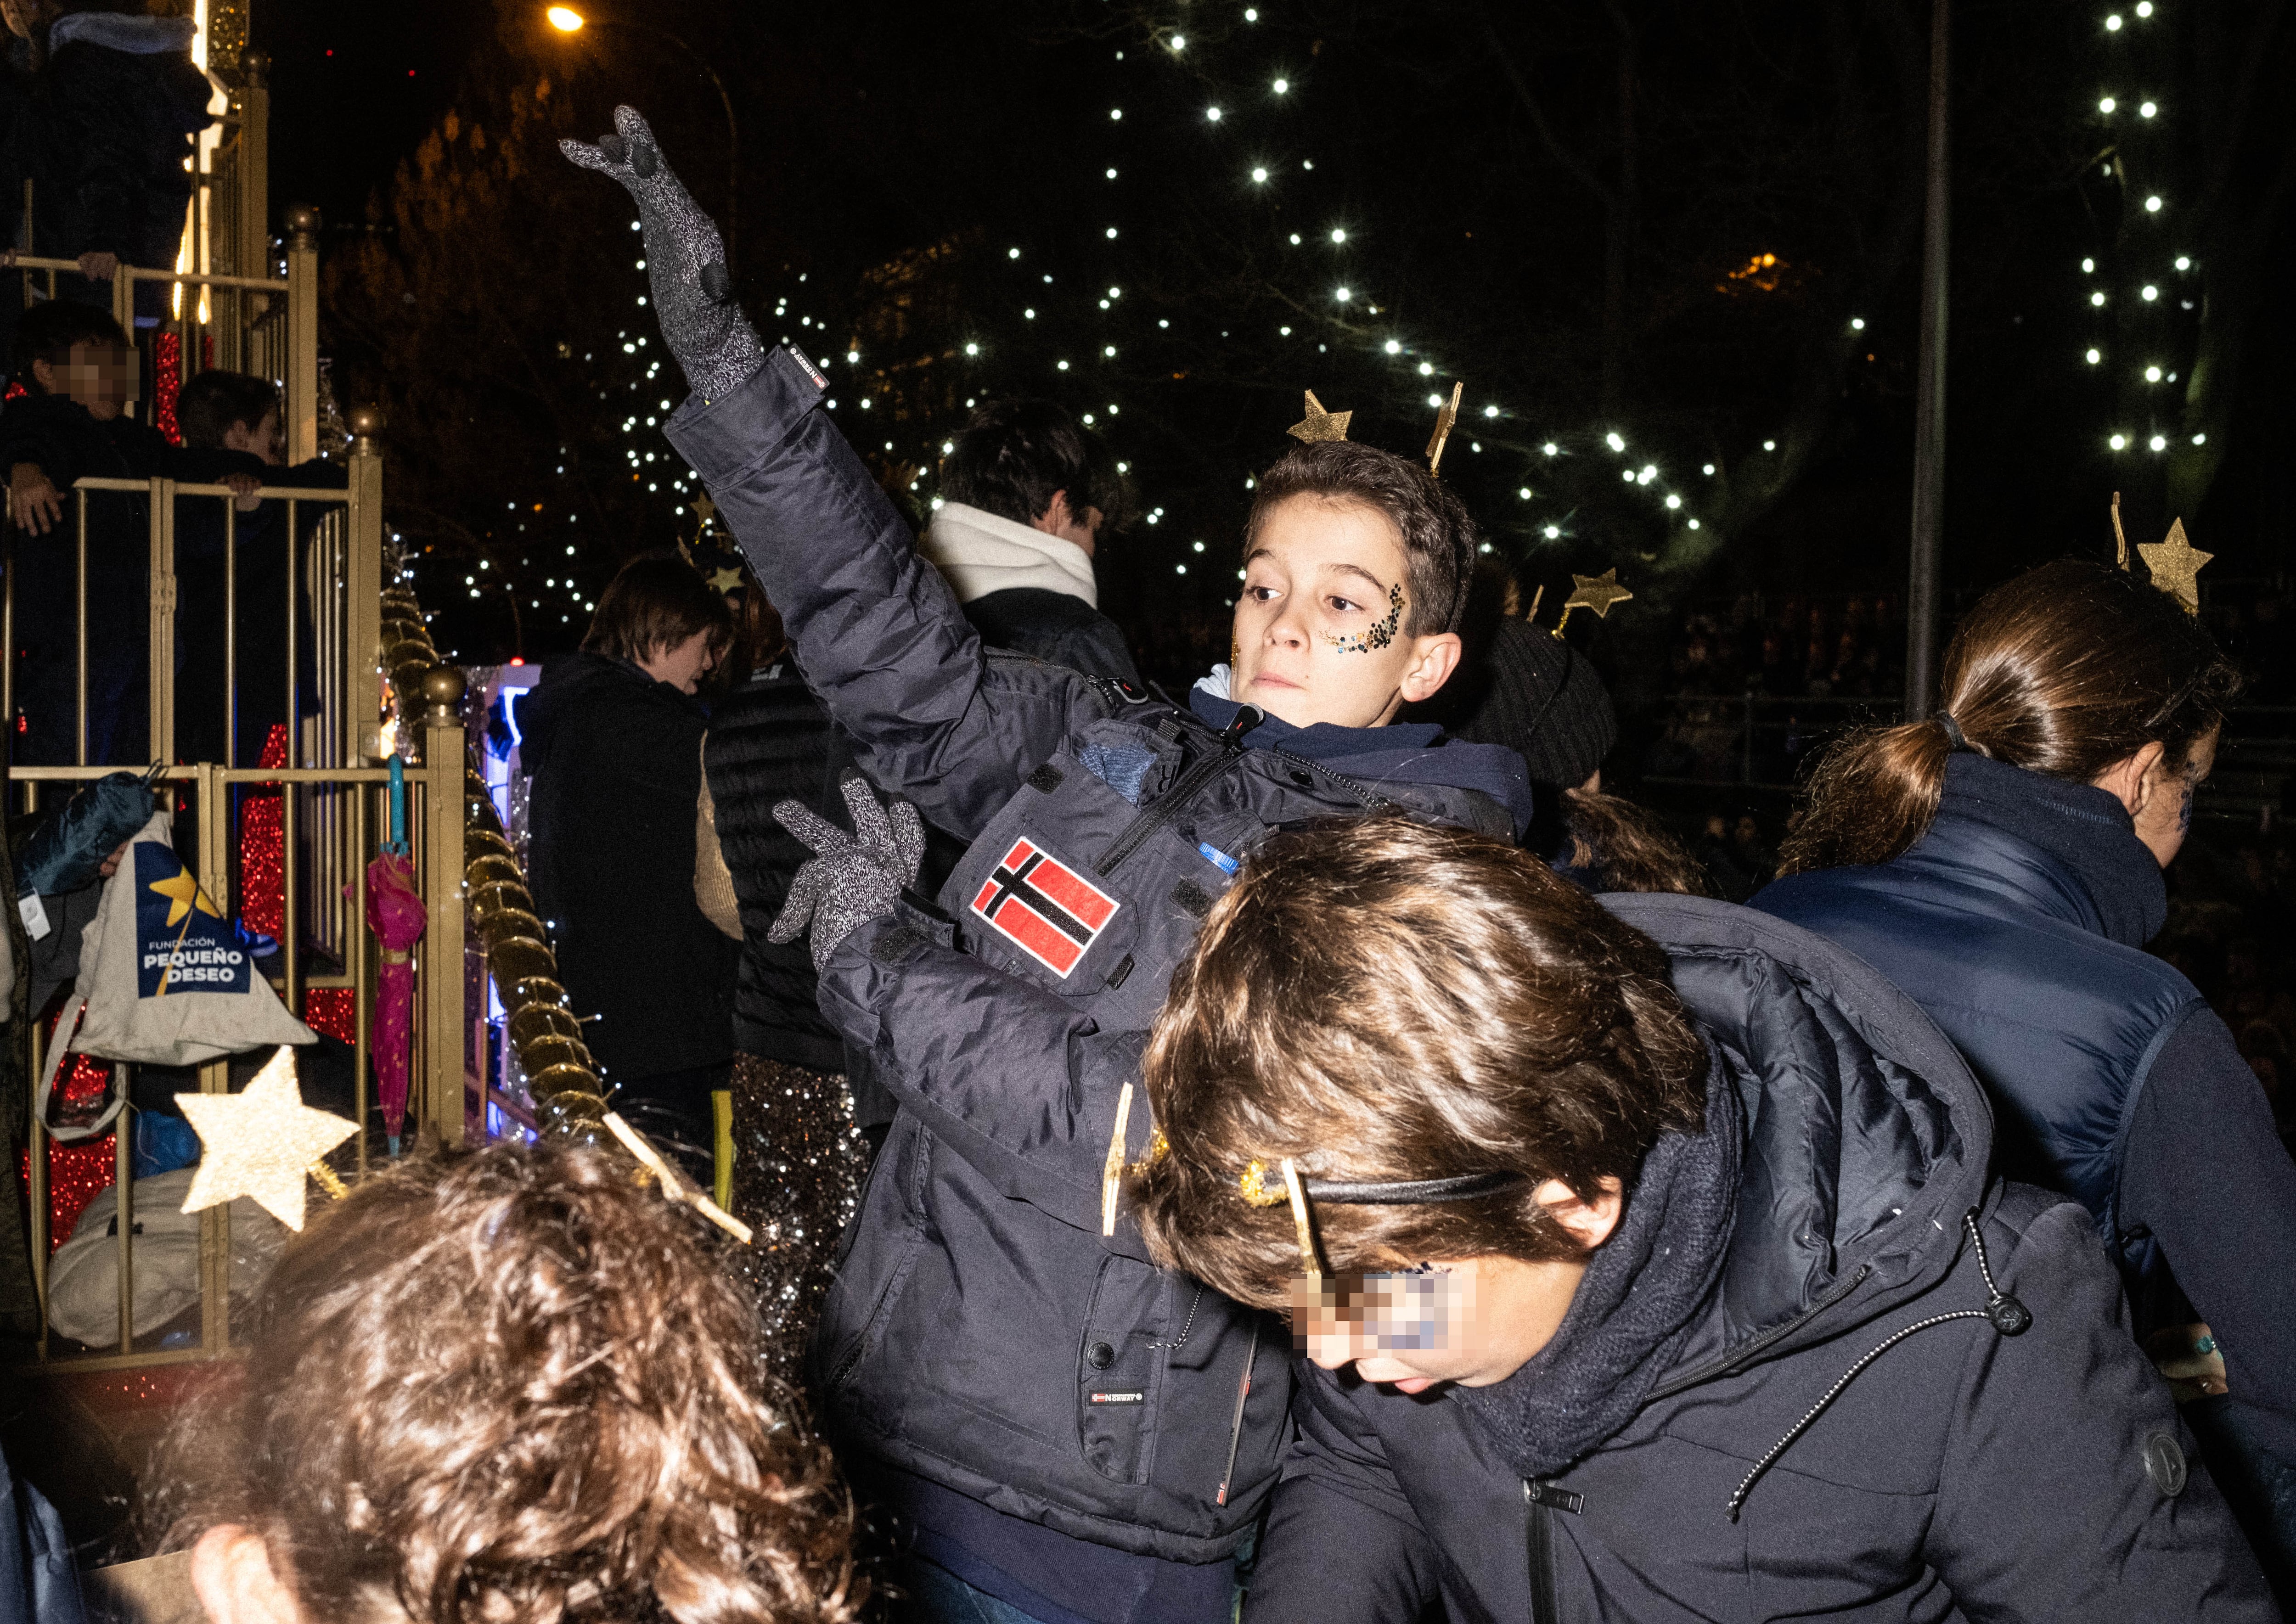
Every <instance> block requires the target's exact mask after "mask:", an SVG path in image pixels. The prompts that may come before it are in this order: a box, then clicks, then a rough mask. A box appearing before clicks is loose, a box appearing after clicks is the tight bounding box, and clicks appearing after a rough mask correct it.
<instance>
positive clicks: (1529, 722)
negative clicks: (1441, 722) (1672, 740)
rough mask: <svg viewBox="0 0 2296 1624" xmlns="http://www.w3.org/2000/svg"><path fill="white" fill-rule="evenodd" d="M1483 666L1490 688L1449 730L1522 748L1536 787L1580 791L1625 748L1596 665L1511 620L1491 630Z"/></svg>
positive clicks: (1551, 637) (1555, 639)
mask: <svg viewBox="0 0 2296 1624" xmlns="http://www.w3.org/2000/svg"><path fill="white" fill-rule="evenodd" d="M1484 663H1485V664H1486V666H1487V668H1488V675H1489V680H1488V686H1486V687H1485V688H1484V689H1483V691H1482V693H1480V696H1479V701H1478V702H1477V703H1476V705H1475V707H1474V709H1472V711H1471V712H1469V713H1468V714H1467V715H1466V716H1465V717H1464V718H1462V719H1461V720H1460V721H1459V722H1458V723H1457V724H1456V726H1453V727H1452V728H1451V730H1450V731H1451V732H1452V733H1453V734H1455V735H1456V736H1457V737H1459V738H1462V739H1472V740H1474V741H1476V742H1479V743H1483V744H1504V745H1506V746H1507V747H1508V748H1509V749H1511V750H1519V751H1520V752H1521V755H1522V759H1523V760H1524V761H1525V762H1527V763H1529V767H1530V781H1531V782H1532V783H1547V784H1559V785H1561V786H1562V788H1564V789H1576V788H1578V787H1579V785H1580V784H1582V783H1586V782H1587V779H1588V778H1590V777H1592V776H1594V775H1595V770H1596V769H1597V768H1599V767H1601V766H1602V765H1603V757H1605V756H1607V755H1609V754H1610V753H1611V746H1612V745H1614V744H1616V743H1617V742H1619V718H1618V713H1617V712H1616V711H1614V710H1612V709H1611V696H1610V694H1609V693H1606V692H1604V690H1603V679H1602V678H1601V677H1598V676H1596V675H1595V667H1594V664H1593V662H1592V661H1590V660H1588V659H1587V657H1586V656H1585V655H1584V654H1581V653H1580V652H1579V651H1578V650H1576V649H1574V648H1572V647H1571V646H1570V644H1567V643H1564V642H1562V640H1561V639H1560V638H1558V637H1556V636H1554V634H1553V633H1551V632H1546V631H1542V630H1541V629H1539V628H1538V627H1536V626H1534V625H1532V624H1531V623H1530V622H1529V621H1528V620H1518V619H1513V618H1512V617H1509V618H1508V619H1503V620H1501V621H1499V623H1498V624H1497V626H1496V627H1493V628H1492V631H1491V635H1490V641H1489V644H1488V652H1487V654H1486V656H1485V661H1484Z"/></svg>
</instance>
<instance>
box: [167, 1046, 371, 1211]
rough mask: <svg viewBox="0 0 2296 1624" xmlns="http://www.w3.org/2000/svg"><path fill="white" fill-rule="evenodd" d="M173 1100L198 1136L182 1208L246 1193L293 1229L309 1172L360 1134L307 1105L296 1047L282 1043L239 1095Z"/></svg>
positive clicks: (194, 1208)
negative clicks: (298, 1077) (197, 1159)
mask: <svg viewBox="0 0 2296 1624" xmlns="http://www.w3.org/2000/svg"><path fill="white" fill-rule="evenodd" d="M176 1106H177V1107H178V1108H179V1109H180V1110H181V1111H183V1113H184V1117H185V1118H186V1119H187V1120H189V1121H190V1123H191V1125H192V1127H193V1129H194V1130H195V1131H197V1133H198V1134H199V1136H200V1152H201V1154H200V1167H199V1171H198V1172H196V1173H194V1174H193V1175H192V1187H191V1191H190V1193H188V1194H186V1195H185V1196H184V1211H186V1212H197V1211H200V1210H201V1209H202V1208H207V1207H214V1206H219V1205H221V1204H222V1203H223V1202H227V1201H234V1200H236V1199H237V1198H238V1197H240V1196H242V1195H245V1196H249V1197H251V1198H252V1199H253V1200H254V1202H256V1204H257V1205H258V1206H260V1207H261V1208H262V1209H263V1210H265V1211H266V1212H268V1213H269V1214H271V1216H272V1217H274V1218H277V1219H278V1220H279V1221H280V1222H281V1223H283V1224H284V1225H286V1226H287V1227H288V1228H290V1229H294V1230H299V1229H301V1228H302V1227H303V1177H304V1169H306V1168H307V1167H309V1166H310V1165H311V1164H312V1163H313V1162H315V1161H317V1160H318V1159H319V1158H320V1157H322V1156H324V1155H325V1154H326V1153H327V1152H329V1151H331V1150H332V1149H334V1148H335V1146H337V1145H338V1144H341V1143H342V1142H343V1141H344V1140H346V1139H348V1138H349V1137H350V1136H352V1135H353V1134H355V1133H357V1131H358V1129H357V1128H356V1127H354V1126H353V1125H352V1124H350V1123H348V1122H346V1121H344V1120H342V1119H341V1118H340V1117H338V1116H332V1115H330V1114H328V1113H327V1112H326V1111H313V1110H312V1109H311V1108H310V1107H309V1106H307V1105H306V1104H304V1103H303V1094H302V1090H301V1089H299V1087H296V1084H295V1052H294V1051H293V1050H292V1049H290V1048H287V1047H286V1046H281V1048H280V1050H279V1053H277V1054H274V1055H273V1056H272V1057H271V1059H270V1060H269V1061H268V1062H266V1064H265V1065H264V1068H263V1070H260V1071H258V1072H257V1073H256V1074H255V1079H254V1080H253V1081H252V1082H250V1083H249V1084H248V1085H247V1087H246V1088H245V1089H243V1090H242V1092H240V1093H238V1094H179V1095H176Z"/></svg>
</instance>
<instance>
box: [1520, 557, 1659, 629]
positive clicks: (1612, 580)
mask: <svg viewBox="0 0 2296 1624" xmlns="http://www.w3.org/2000/svg"><path fill="white" fill-rule="evenodd" d="M1570 584H1571V586H1573V587H1575V588H1576V590H1575V591H1573V592H1572V593H1571V595H1570V596H1569V597H1568V598H1565V599H1564V600H1563V603H1562V619H1559V620H1557V621H1555V623H1554V636H1556V637H1558V638H1559V637H1561V636H1562V628H1563V627H1566V626H1568V625H1570V611H1572V610H1574V609H1584V610H1587V611H1590V612H1592V613H1593V615H1594V616H1595V619H1598V620H1607V619H1610V618H1611V610H1613V609H1615V608H1617V607H1618V606H1619V605H1620V604H1621V603H1632V602H1633V601H1634V596H1635V595H1634V594H1633V593H1631V592H1628V590H1627V589H1626V588H1625V587H1624V586H1620V585H1619V572H1618V571H1617V570H1614V569H1613V570H1603V573H1602V574H1600V575H1578V574H1573V575H1572V576H1571V578H1570ZM1539 593H1540V595H1542V596H1544V595H1545V594H1546V587H1544V586H1542V587H1540V588H1539ZM1530 612H1531V613H1532V614H1534V615H1536V614H1537V613H1538V599H1537V598H1533V599H1532V600H1531V603H1530Z"/></svg>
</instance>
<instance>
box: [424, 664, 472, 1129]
mask: <svg viewBox="0 0 2296 1624" xmlns="http://www.w3.org/2000/svg"><path fill="white" fill-rule="evenodd" d="M422 700H423V713H422V782H423V783H424V784H425V785H426V786H427V790H428V792H427V794H426V795H425V796H424V802H425V805H424V807H423V817H422V906H424V907H425V908H426V909H427V910H429V914H430V918H429V921H428V923H425V924H424V926H423V929H422V942H421V944H420V949H421V954H422V957H421V959H420V961H419V964H420V966H421V967H420V969H419V971H418V972H417V975H418V982H419V986H420V988H421V996H422V1088H423V1120H426V1121H427V1122H429V1123H430V1125H431V1126H432V1128H434V1129H436V1131H437V1133H438V1135H439V1142H440V1143H441V1144H448V1145H459V1144H462V1143H463V1088H464V1087H465V1079H464V1072H465V1070H466V1068H465V1066H464V1064H463V1055H464V1052H465V1048H466V1046H467V1044H468V1041H469V1034H468V1033H467V1032H466V1031H465V1030H464V1029H463V1028H464V1024H465V1022H464V1010H463V975H464V971H463V773H464V766H463V713H462V703H463V674H462V673H461V672H460V671H457V670H455V668H453V667H452V666H439V667H436V668H433V669H431V670H430V672H429V673H428V674H427V675H426V676H424V677H423V678H422Z"/></svg>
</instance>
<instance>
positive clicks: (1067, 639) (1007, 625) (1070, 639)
mask: <svg viewBox="0 0 2296 1624" xmlns="http://www.w3.org/2000/svg"><path fill="white" fill-rule="evenodd" d="M964 618H965V619H968V620H970V621H972V627H973V629H974V630H975V631H977V632H979V633H980V640H981V641H982V642H983V643H985V644H988V646H989V647H991V648H997V649H1010V650H1012V651H1013V652H1014V653H1016V654H1028V655H1031V656H1033V657H1035V658H1036V659H1038V660H1043V661H1044V662H1045V663H1046V665H1055V666H1066V667H1068V668H1069V669H1070V670H1071V671H1081V672H1083V673H1084V674H1085V675H1086V676H1087V677H1110V678H1111V679H1113V680H1115V681H1117V682H1128V683H1137V682H1138V681H1139V680H1140V672H1139V670H1138V669H1137V668H1136V667H1135V666H1134V665H1133V663H1132V651H1131V650H1130V649H1129V648H1127V647H1126V646H1125V644H1124V634H1123V632H1122V631H1120V630H1119V629H1118V627H1117V624H1116V622H1115V621H1113V620H1111V619H1109V618H1108V617H1107V616H1106V615H1104V614H1103V613H1101V612H1100V611H1098V610H1096V609H1095V608H1094V607H1093V606H1092V605H1091V604H1089V603H1086V602H1085V601H1084V600H1083V599H1081V598H1076V597H1070V595H1068V594H1067V593H1064V592H1051V591H1048V590H1046V588H1044V587H1042V586H1007V587H1005V589H1004V590H1003V591H1002V592H990V593H984V594H982V595H980V597H977V598H973V599H972V600H971V601H969V602H968V603H966V604H965V605H964Z"/></svg>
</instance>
